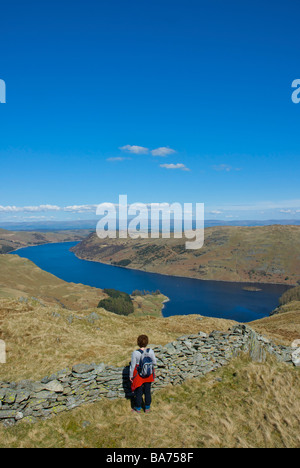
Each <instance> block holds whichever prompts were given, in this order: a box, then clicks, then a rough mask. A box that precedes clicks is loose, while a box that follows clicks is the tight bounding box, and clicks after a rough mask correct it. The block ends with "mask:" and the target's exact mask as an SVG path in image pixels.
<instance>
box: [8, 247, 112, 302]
mask: <svg viewBox="0 0 300 468" xmlns="http://www.w3.org/2000/svg"><path fill="white" fill-rule="evenodd" d="M21 296H23V297H31V296H34V297H36V298H39V299H41V300H42V301H43V302H45V303H47V304H59V305H63V306H64V307H66V308H70V309H77V310H79V309H84V308H88V307H96V306H97V305H98V303H99V301H100V300H101V299H103V298H104V297H106V295H105V294H103V292H102V290H101V289H97V288H92V287H90V286H85V285H83V284H75V283H67V282H66V281H63V280H61V279H59V278H57V277H56V276H54V275H51V274H50V273H47V272H46V271H43V270H41V269H40V268H39V267H37V266H36V265H35V264H34V263H33V262H31V261H30V260H27V259H25V258H20V257H18V256H17V255H0V298H1V297H16V298H18V297H21Z"/></svg>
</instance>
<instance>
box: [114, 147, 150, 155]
mask: <svg viewBox="0 0 300 468" xmlns="http://www.w3.org/2000/svg"><path fill="white" fill-rule="evenodd" d="M119 149H120V150H121V151H126V152H127V153H132V154H146V153H148V151H149V149H148V148H145V147H144V146H135V145H125V146H121V148H119Z"/></svg>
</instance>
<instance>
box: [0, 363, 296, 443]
mask: <svg viewBox="0 0 300 468" xmlns="http://www.w3.org/2000/svg"><path fill="white" fill-rule="evenodd" d="M217 377H218V380H216V378H217ZM220 379H221V381H219V380H220ZM299 425H300V371H299V369H296V368H293V367H290V366H287V365H285V364H277V363H275V362H273V361H268V362H267V363H266V364H257V363H252V362H249V360H248V359H247V358H246V357H245V356H244V357H239V358H236V359H235V360H234V361H232V362H231V363H230V364H229V365H228V366H227V367H224V368H222V369H219V370H218V371H217V372H216V373H212V374H208V375H207V376H206V377H205V378H202V379H194V380H190V381H187V382H185V383H184V384H182V385H180V386H176V387H172V386H169V387H167V388H165V389H163V390H160V391H157V392H156V393H154V396H153V405H152V413H150V414H149V415H145V414H141V415H136V414H132V413H131V412H130V404H129V402H128V401H126V400H123V399H119V400H114V401H108V400H102V401H100V402H98V403H94V404H91V405H87V406H83V407H81V408H78V409H76V410H73V411H72V412H68V413H62V414H60V415H58V416H56V417H54V418H53V419H50V420H47V421H39V422H37V423H36V424H35V425H33V426H31V425H28V424H25V423H20V424H19V425H17V426H15V427H13V428H9V429H5V430H4V429H1V428H0V447H105V448H121V447H130V448H141V447H151V448H196V447H208V448H221V447H234V448H237V447H239V448H249V447H259V448H279V447H283V448H292V447H298V448H299V447H300V434H299ZM141 428H143V430H141ZM145 429H146V430H147V437H145Z"/></svg>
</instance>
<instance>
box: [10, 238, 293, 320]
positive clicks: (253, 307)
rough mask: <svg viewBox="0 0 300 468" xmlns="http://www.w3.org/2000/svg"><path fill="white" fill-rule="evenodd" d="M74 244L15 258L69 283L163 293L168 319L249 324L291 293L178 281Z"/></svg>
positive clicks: (267, 286)
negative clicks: (92, 257)
mask: <svg viewBox="0 0 300 468" xmlns="http://www.w3.org/2000/svg"><path fill="white" fill-rule="evenodd" d="M76 244H77V242H66V243H59V244H45V245H40V246H36V247H27V248H24V249H20V250H18V251H16V252H14V254H15V255H19V256H20V257H24V258H28V259H29V260H31V261H32V262H34V263H35V264H36V265H37V266H39V267H40V268H41V269H42V270H45V271H47V272H49V273H52V274H53V275H55V276H57V277H59V278H61V279H63V280H65V281H68V282H73V283H82V284H86V285H88V286H93V287H96V288H114V289H119V290H120V291H125V292H127V293H132V291H134V290H135V289H139V290H147V291H156V290H157V289H159V290H160V291H161V292H162V293H163V294H165V295H166V296H168V297H169V299H170V301H169V302H167V303H166V304H165V307H164V309H163V315H164V317H168V316H171V315H187V314H200V315H204V316H208V317H218V318H226V319H232V320H236V321H238V322H250V321H252V320H257V319H260V318H263V317H266V316H268V315H269V314H270V312H271V311H272V310H274V309H275V308H276V307H277V306H278V299H279V297H280V296H281V295H282V294H283V293H284V292H285V291H286V290H287V289H288V287H287V286H285V285H274V284H259V285H254V284H251V285H250V284H249V283H231V282H221V281H204V280H198V279H191V278H182V277H180V278H179V277H175V276H166V275H160V274H156V273H146V272H143V271H138V270H130V269H127V268H120V267H116V266H112V265H105V264H102V263H98V262H90V261H86V260H80V259H79V258H77V257H76V256H75V255H74V254H73V253H72V252H70V248H71V247H73V246H74V245H76ZM245 286H257V287H259V288H260V289H261V291H256V292H252V291H245V290H244V289H243V288H244V287H245Z"/></svg>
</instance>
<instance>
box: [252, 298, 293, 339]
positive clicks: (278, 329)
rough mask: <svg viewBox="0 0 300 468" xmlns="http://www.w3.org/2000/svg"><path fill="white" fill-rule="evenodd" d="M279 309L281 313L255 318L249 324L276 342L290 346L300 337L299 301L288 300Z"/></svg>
mask: <svg viewBox="0 0 300 468" xmlns="http://www.w3.org/2000/svg"><path fill="white" fill-rule="evenodd" d="M281 309H282V313H280V314H276V315H272V316H271V317H265V318H263V319H260V320H255V321H254V322H251V323H249V325H250V327H252V328H253V329H254V330H256V331H257V332H258V333H261V334H262V335H265V336H267V337H268V338H270V339H271V340H273V341H275V342H277V343H278V344H283V345H286V346H290V345H291V343H292V341H294V340H296V339H300V303H299V302H290V303H289V304H287V305H286V306H282V307H281Z"/></svg>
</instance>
